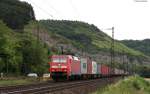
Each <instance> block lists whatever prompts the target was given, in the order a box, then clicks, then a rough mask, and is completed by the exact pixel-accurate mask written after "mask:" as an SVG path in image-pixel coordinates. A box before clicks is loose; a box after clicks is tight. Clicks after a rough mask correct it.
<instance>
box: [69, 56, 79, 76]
mask: <svg viewBox="0 0 150 94" xmlns="http://www.w3.org/2000/svg"><path fill="white" fill-rule="evenodd" d="M72 58H73V59H72V60H73V61H72V62H71V75H80V74H81V64H80V60H79V58H78V57H75V56H73V57H72Z"/></svg>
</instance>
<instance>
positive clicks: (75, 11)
mask: <svg viewBox="0 0 150 94" xmlns="http://www.w3.org/2000/svg"><path fill="white" fill-rule="evenodd" d="M69 2H70V5H71V6H72V9H73V11H74V13H75V14H76V16H77V19H80V14H79V12H78V10H77V8H76V7H75V5H74V3H73V1H72V0H69Z"/></svg>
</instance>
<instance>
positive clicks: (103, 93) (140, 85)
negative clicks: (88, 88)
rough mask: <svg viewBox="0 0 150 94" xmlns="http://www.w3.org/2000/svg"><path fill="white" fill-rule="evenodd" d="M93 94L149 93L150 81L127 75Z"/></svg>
mask: <svg viewBox="0 0 150 94" xmlns="http://www.w3.org/2000/svg"><path fill="white" fill-rule="evenodd" d="M93 94H150V82H149V81H146V80H144V78H141V77H139V76H135V77H129V78H126V79H124V80H121V81H119V82H118V83H116V84H113V85H110V86H108V87H106V88H103V89H99V90H98V91H96V92H95V93H93Z"/></svg>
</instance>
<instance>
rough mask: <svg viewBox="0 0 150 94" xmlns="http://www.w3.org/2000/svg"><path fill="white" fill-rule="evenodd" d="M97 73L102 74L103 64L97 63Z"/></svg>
mask: <svg viewBox="0 0 150 94" xmlns="http://www.w3.org/2000/svg"><path fill="white" fill-rule="evenodd" d="M97 73H98V74H101V64H97Z"/></svg>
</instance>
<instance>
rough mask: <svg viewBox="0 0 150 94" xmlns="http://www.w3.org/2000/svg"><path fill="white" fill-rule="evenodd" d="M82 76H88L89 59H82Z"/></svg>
mask: <svg viewBox="0 0 150 94" xmlns="http://www.w3.org/2000/svg"><path fill="white" fill-rule="evenodd" d="M81 74H87V59H86V58H81Z"/></svg>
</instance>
